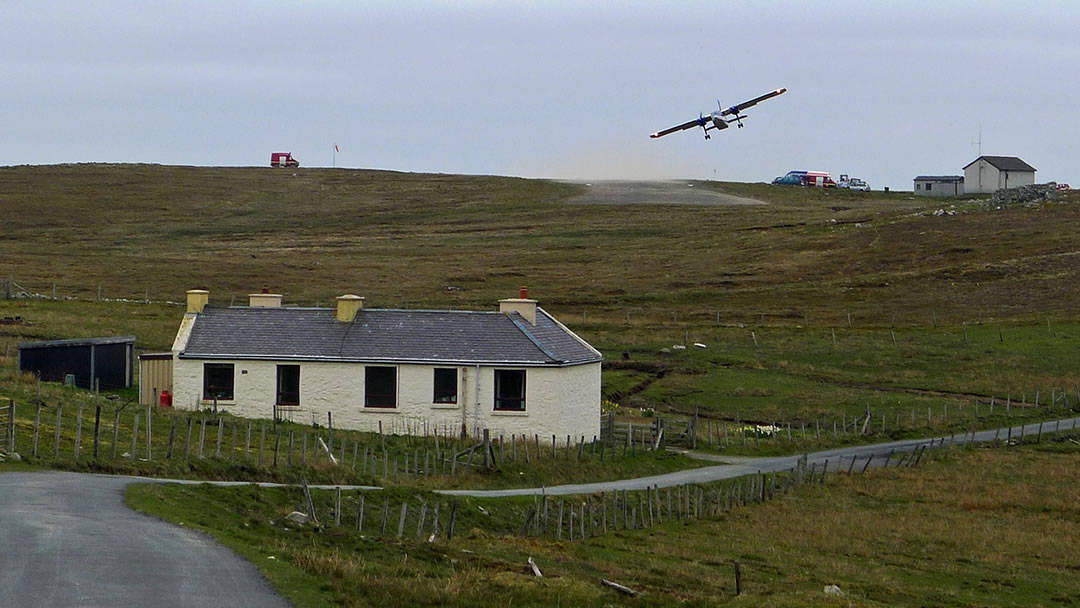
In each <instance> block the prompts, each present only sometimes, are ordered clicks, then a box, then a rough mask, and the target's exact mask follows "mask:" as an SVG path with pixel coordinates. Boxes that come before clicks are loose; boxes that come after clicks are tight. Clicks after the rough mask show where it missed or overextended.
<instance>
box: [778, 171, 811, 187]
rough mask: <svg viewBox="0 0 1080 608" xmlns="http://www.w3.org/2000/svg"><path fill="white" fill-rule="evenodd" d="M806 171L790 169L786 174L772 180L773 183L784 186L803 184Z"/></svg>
mask: <svg viewBox="0 0 1080 608" xmlns="http://www.w3.org/2000/svg"><path fill="white" fill-rule="evenodd" d="M805 177H806V171H788V172H787V173H785V174H784V175H782V176H780V177H778V178H776V179H774V180H772V183H774V184H777V185H783V186H802V185H803V178H805Z"/></svg>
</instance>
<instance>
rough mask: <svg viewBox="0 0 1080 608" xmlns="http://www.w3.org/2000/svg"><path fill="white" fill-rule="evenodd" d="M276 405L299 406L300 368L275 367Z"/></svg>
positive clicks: (293, 366)
mask: <svg viewBox="0 0 1080 608" xmlns="http://www.w3.org/2000/svg"><path fill="white" fill-rule="evenodd" d="M277 404H278V405H300V366H299V365H279V366H277Z"/></svg>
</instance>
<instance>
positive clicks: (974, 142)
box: [971, 125, 982, 156]
mask: <svg viewBox="0 0 1080 608" xmlns="http://www.w3.org/2000/svg"><path fill="white" fill-rule="evenodd" d="M971 145H973V146H974V145H978V146H979V156H982V125H979V139H977V140H975V141H973V142H971Z"/></svg>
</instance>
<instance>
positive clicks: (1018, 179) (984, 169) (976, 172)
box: [964, 156, 1035, 194]
mask: <svg viewBox="0 0 1080 608" xmlns="http://www.w3.org/2000/svg"><path fill="white" fill-rule="evenodd" d="M1034 183H1035V167H1032V166H1031V165H1029V164H1027V163H1025V162H1024V161H1023V160H1021V159H1019V158H1017V157H1015V156H980V157H979V158H976V159H975V160H973V161H971V162H970V163H968V164H967V165H965V166H964V190H965V191H966V192H967V193H968V194H978V193H987V192H996V191H998V190H1001V189H1003V188H1019V187H1020V186H1027V185H1030V184H1034Z"/></svg>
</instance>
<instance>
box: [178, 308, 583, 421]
mask: <svg viewBox="0 0 1080 608" xmlns="http://www.w3.org/2000/svg"><path fill="white" fill-rule="evenodd" d="M187 295H188V298H187V313H186V314H185V315H184V319H183V321H182V323H181V324H180V329H179V331H178V332H177V334H176V340H175V341H174V342H173V348H172V352H173V403H174V405H175V406H176V407H180V408H192V409H195V408H204V407H208V406H211V405H215V404H216V406H217V407H218V408H223V409H226V410H228V411H230V412H232V413H234V414H236V415H239V416H245V417H252V418H260V417H261V418H271V417H275V416H276V417H279V418H285V419H291V420H295V421H297V422H310V421H311V420H315V421H318V422H319V423H321V424H325V423H326V421H327V413H330V414H331V415H332V416H333V424H334V426H335V427H338V428H351V429H359V430H368V431H375V430H378V429H379V428H380V426H381V428H383V429H386V430H390V429H391V428H396V429H401V428H405V425H406V424H409V426H410V428H412V429H419V430H421V431H423V430H424V429H425V428H426V429H427V431H428V432H429V433H430V432H434V431H435V429H441V430H443V431H444V432H445V431H449V432H454V433H458V432H461V431H462V430H463V429H464V430H465V432H467V433H469V434H472V435H473V436H477V435H478V434H479V433H480V432H482V429H489V430H490V431H491V432H492V434H493V435H499V434H503V435H510V434H521V433H524V434H527V435H530V436H531V435H533V434H537V433H539V434H540V435H541V436H547V435H558V436H565V435H572V436H574V437H580V436H582V435H584V436H585V437H586V438H589V439H591V438H592V436H593V435H599V433H600V365H601V360H602V356H601V354H600V352H599V351H597V350H596V349H595V348H593V347H592V346H590V345H589V344H588V343H587V342H585V341H584V340H582V339H581V338H580V337H578V336H577V335H576V334H575V333H574V332H572V331H570V330H569V329H568V328H567V327H566V326H565V325H563V324H562V323H560V322H559V321H557V320H556V319H555V318H554V317H552V316H551V315H550V314H548V313H547V312H546V311H544V309H542V308H540V307H538V306H537V303H536V300H531V299H529V298H528V294H527V292H526V290H525V289H524V288H522V290H521V294H520V297H518V298H513V299H506V300H500V301H499V310H498V311H497V312H496V311H484V312H481V311H445V310H398V309H372V308H364V298H362V297H359V296H355V295H344V296H341V297H339V298H338V299H337V307H336V308H300V307H283V306H282V305H281V296H280V295H278V294H266V293H263V294H252V295H251V297H250V301H249V305H248V306H230V307H227V308H218V307H213V306H209V305H207V304H208V300H209V294H208V292H206V291H204V290H197V289H196V290H190V291H188V292H187Z"/></svg>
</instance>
